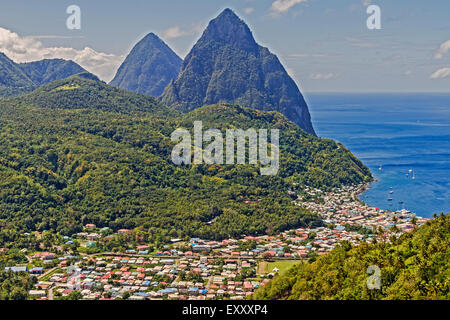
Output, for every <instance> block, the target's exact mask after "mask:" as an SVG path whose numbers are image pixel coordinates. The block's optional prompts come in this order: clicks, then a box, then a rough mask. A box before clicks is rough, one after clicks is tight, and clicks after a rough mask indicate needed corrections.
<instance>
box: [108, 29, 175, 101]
mask: <svg viewBox="0 0 450 320" xmlns="http://www.w3.org/2000/svg"><path fill="white" fill-rule="evenodd" d="M181 62H182V60H181V58H180V57H178V56H177V54H176V53H175V52H174V51H173V50H172V49H170V48H169V47H168V46H167V44H165V43H164V41H162V40H161V39H160V38H159V37H158V36H157V35H155V34H154V33H149V34H148V35H147V36H145V37H144V38H143V39H142V40H141V41H139V42H138V43H137V44H136V45H135V46H134V48H133V49H132V50H131V52H130V53H129V55H128V56H127V58H126V59H125V61H124V62H123V63H122V65H121V66H120V68H119V69H118V71H117V74H116V76H115V77H114V79H113V80H112V81H111V83H110V84H111V85H113V86H116V87H119V88H122V89H126V90H129V91H133V92H137V93H143V94H148V95H152V96H155V97H157V96H160V95H161V94H162V92H163V91H164V88H165V87H166V86H167V85H168V84H169V83H170V81H172V80H174V79H176V77H177V75H178V72H179V71H180V66H181Z"/></svg>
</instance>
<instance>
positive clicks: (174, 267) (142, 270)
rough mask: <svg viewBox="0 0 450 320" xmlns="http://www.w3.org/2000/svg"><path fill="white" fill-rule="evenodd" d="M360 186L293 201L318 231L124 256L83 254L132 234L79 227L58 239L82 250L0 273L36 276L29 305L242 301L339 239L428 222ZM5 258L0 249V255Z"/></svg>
mask: <svg viewBox="0 0 450 320" xmlns="http://www.w3.org/2000/svg"><path fill="white" fill-rule="evenodd" d="M365 187H366V186H365V185H359V186H355V187H344V188H342V189H337V190H334V192H323V191H321V190H318V189H312V188H307V189H305V190H304V194H302V195H299V196H298V199H297V200H295V201H294V203H295V204H296V205H298V206H300V207H303V208H306V209H308V210H310V211H312V212H314V213H316V214H318V215H320V217H321V218H322V220H323V226H321V227H317V228H298V229H294V230H288V231H285V232H283V233H281V234H278V235H276V236H268V235H264V236H243V237H242V238H240V239H226V240H222V241H210V240H204V239H198V238H190V239H171V241H170V243H169V244H165V245H164V246H163V247H162V248H153V247H151V246H150V245H148V244H145V243H139V244H137V245H135V246H134V247H133V246H132V245H131V244H130V245H129V246H128V248H127V249H126V250H124V251H123V252H117V251H114V252H113V251H112V252H95V250H91V251H94V252H90V250H88V249H95V248H96V246H97V244H98V243H100V242H102V241H108V240H109V239H114V237H126V236H127V234H130V233H132V232H133V230H127V229H120V230H118V231H117V232H115V233H112V232H111V230H109V228H97V227H96V226H95V225H94V224H86V225H85V226H84V230H83V232H80V233H78V234H76V235H74V236H73V237H71V238H69V237H64V241H65V244H66V245H68V246H70V245H72V244H74V242H77V243H79V244H80V247H82V248H84V249H86V250H81V251H79V252H73V250H72V251H69V250H66V251H65V250H63V249H62V248H61V247H59V248H58V247H54V248H52V249H50V250H47V251H38V252H26V257H27V260H28V263H27V264H25V265H15V266H10V267H6V268H5V271H8V272H28V273H29V274H31V275H33V276H35V277H36V283H35V285H34V288H33V289H32V290H30V291H29V294H30V296H31V297H32V298H33V299H36V300H55V299H64V298H67V297H75V298H77V299H85V300H111V299H130V300H160V299H170V300H216V299H230V300H241V299H244V298H245V297H246V296H249V295H251V294H252V293H253V292H254V291H255V290H257V289H258V288H259V287H261V286H264V285H265V284H266V283H267V282H268V281H270V279H271V278H272V277H274V276H276V275H277V274H279V273H283V272H286V270H288V269H289V267H291V266H293V265H295V264H296V263H299V262H300V261H302V260H310V259H315V258H316V257H317V256H320V255H324V254H326V253H328V252H329V251H330V250H332V249H333V248H334V247H335V246H336V245H338V244H339V243H340V242H342V241H348V242H349V243H351V244H352V245H355V246H356V245H358V244H360V243H361V242H363V241H365V242H369V243H370V242H373V241H375V239H377V240H379V239H384V240H386V239H387V240H388V239H389V238H390V237H391V236H392V235H395V236H399V235H400V234H402V233H404V232H410V231H412V230H413V229H414V228H415V227H417V226H420V225H421V224H423V223H425V222H426V221H427V220H429V219H425V218H420V217H416V216H415V215H414V214H413V213H411V212H409V211H407V210H405V209H402V210H400V211H394V212H390V211H384V210H380V209H378V208H372V207H369V206H367V205H366V204H364V203H362V202H360V201H359V200H358V195H359V194H361V192H363V191H364V188H365ZM6 252H7V249H4V248H3V249H0V254H3V253H6Z"/></svg>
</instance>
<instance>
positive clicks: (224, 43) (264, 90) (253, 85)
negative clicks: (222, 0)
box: [161, 9, 315, 134]
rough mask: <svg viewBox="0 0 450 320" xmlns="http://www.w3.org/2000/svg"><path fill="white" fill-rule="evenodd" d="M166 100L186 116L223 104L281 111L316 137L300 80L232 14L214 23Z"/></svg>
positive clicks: (186, 60)
mask: <svg viewBox="0 0 450 320" xmlns="http://www.w3.org/2000/svg"><path fill="white" fill-rule="evenodd" d="M161 100H162V102H163V103H165V104H167V105H168V106H170V107H173V108H176V109H178V110H181V111H183V112H188V111H191V110H193V109H195V108H198V107H201V106H203V105H209V104H215V103H220V102H229V103H235V104H239V105H241V106H244V107H251V108H255V109H260V110H265V111H279V112H281V113H282V114H284V115H285V116H286V117H287V118H288V119H289V120H291V121H293V122H294V123H296V124H297V125H299V126H300V127H301V128H302V129H304V130H305V131H306V132H308V133H311V134H315V133H314V129H313V127H312V124H311V117H310V114H309V110H308V106H307V105H306V102H305V100H304V98H303V96H302V94H301V93H300V90H299V89H298V87H297V85H296V84H295V82H294V80H293V79H292V78H291V77H290V76H289V75H288V73H287V72H286V70H285V69H284V67H283V66H282V65H281V63H280V61H279V60H278V58H277V57H276V56H275V55H274V54H272V53H271V52H270V51H269V50H268V49H267V48H264V47H261V46H259V45H258V44H257V43H256V41H255V39H254V37H253V35H252V33H251V31H250V29H249V28H248V26H247V25H246V24H245V22H244V21H242V20H241V19H240V18H239V17H238V16H237V15H236V14H235V13H234V12H233V11H232V10H230V9H226V10H224V11H223V12H222V13H221V14H220V15H219V16H218V17H217V18H215V19H214V20H212V21H211V22H210V23H209V25H208V27H207V28H206V30H205V31H204V32H203V35H202V36H201V38H200V39H199V40H198V41H197V43H196V44H195V45H194V47H193V48H192V50H191V51H190V52H189V54H188V55H187V56H186V58H185V60H184V61H183V64H182V67H181V71H180V74H179V75H178V78H177V79H176V80H174V81H173V82H172V83H170V85H169V86H168V87H167V88H166V89H165V91H164V93H163V95H162V96H161Z"/></svg>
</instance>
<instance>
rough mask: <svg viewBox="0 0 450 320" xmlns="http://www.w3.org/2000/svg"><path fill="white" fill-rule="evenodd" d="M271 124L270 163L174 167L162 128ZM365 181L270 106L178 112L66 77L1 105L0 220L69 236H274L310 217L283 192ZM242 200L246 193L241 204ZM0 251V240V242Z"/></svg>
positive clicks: (324, 143)
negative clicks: (90, 228) (274, 140)
mask: <svg viewBox="0 0 450 320" xmlns="http://www.w3.org/2000/svg"><path fill="white" fill-rule="evenodd" d="M194 120H202V121H203V123H204V127H205V129H206V128H208V127H211V128H219V129H226V128H233V127H237V128H242V129H245V128H248V127H254V128H279V129H280V144H281V146H280V149H281V151H280V154H281V166H280V171H279V174H278V175H276V176H261V175H260V172H259V168H258V167H257V166H254V165H248V164H247V165H195V166H175V165H173V164H172V162H171V158H170V154H171V151H172V148H173V146H174V145H175V143H173V142H171V141H170V135H171V133H172V132H173V131H174V130H175V129H176V128H178V127H180V126H182V127H185V128H187V129H189V130H191V129H192V127H193V121H194ZM370 180H371V175H370V172H369V170H368V169H367V168H366V167H365V166H364V165H363V164H362V163H361V162H360V161H359V160H358V159H357V158H356V157H354V156H353V155H352V154H351V153H350V152H349V151H348V150H347V149H346V148H345V147H344V146H343V145H341V144H338V143H335V142H333V141H331V140H327V139H320V138H317V137H314V136H312V135H309V134H306V133H305V132H304V131H303V130H301V129H300V128H298V127H297V126H296V125H295V124H293V123H291V122H289V121H288V120H287V119H286V118H285V117H284V116H283V115H281V114H279V113H277V112H262V111H258V110H254V109H248V108H240V107H238V106H231V105H214V106H206V107H203V108H200V109H197V110H195V111H193V112H192V113H189V114H185V115H180V114H179V113H178V112H177V111H174V110H171V109H169V108H167V107H165V106H163V105H161V104H160V103H159V102H158V101H157V100H156V99H154V98H152V97H149V96H145V95H139V94H135V93H131V92H128V91H125V90H121V89H117V88H113V87H111V86H108V85H106V84H105V83H103V82H100V81H95V80H91V79H89V77H86V76H73V77H70V78H68V79H65V80H59V81H55V82H52V83H49V84H47V85H45V86H42V87H40V88H38V89H37V90H35V91H34V92H32V93H30V94H26V95H23V96H21V97H17V98H10V99H1V100H0V226H1V227H2V228H10V229H16V230H19V231H22V232H24V231H34V230H38V231H43V230H55V231H57V232H59V233H61V234H63V235H71V234H73V233H75V232H79V231H80V230H81V229H82V226H83V225H84V224H86V223H95V224H96V225H97V226H99V227H105V226H108V227H110V228H112V229H113V230H117V229H120V228H128V229H133V228H136V227H142V228H145V229H150V228H151V229H152V230H154V232H157V233H161V234H162V235H165V236H171V237H182V236H186V235H189V236H199V237H205V238H211V239H222V238H224V237H229V236H240V235H243V234H254V235H257V234H263V233H268V234H273V233H276V232H280V231H282V230H285V229H288V228H294V227H300V226H308V225H320V224H321V221H320V219H319V218H318V217H317V216H316V215H314V214H312V213H310V212H307V211H306V210H303V209H301V208H299V207H297V206H294V205H293V204H292V203H291V201H292V196H289V194H288V190H289V189H293V188H294V189H295V188H301V186H303V185H310V186H315V187H320V188H323V189H329V188H333V187H338V186H340V185H342V184H355V183H362V182H367V181H370ZM246 200H253V202H252V203H251V204H248V203H247V204H246V203H245V201H246ZM0 246H1V243H0Z"/></svg>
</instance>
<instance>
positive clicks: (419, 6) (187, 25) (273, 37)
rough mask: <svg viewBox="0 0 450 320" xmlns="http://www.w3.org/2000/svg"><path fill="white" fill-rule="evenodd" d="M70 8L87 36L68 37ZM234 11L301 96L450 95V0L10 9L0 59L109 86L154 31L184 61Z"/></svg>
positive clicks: (17, 4)
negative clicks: (66, 70)
mask: <svg viewBox="0 0 450 320" xmlns="http://www.w3.org/2000/svg"><path fill="white" fill-rule="evenodd" d="M72 4H75V5H78V6H79V7H80V8H81V14H82V20H81V30H68V29H67V28H66V19H67V17H68V14H66V8H67V7H68V6H69V5H72ZM370 4H375V5H378V6H379V7H380V8H381V23H382V29H381V30H369V29H368V28H367V27H366V20H367V18H368V14H367V13H366V7H367V5H370ZM227 7H229V8H231V9H233V10H234V11H235V12H236V13H237V14H238V15H239V16H240V17H241V18H242V19H244V20H245V21H246V22H247V23H248V25H249V26H250V28H251V29H252V31H253V33H254V35H255V38H256V40H257V41H258V42H259V43H260V44H261V45H264V46H267V47H269V49H270V50H271V51H272V52H274V53H276V54H277V55H278V56H279V58H280V60H281V61H282V63H283V64H284V66H285V68H286V69H287V70H288V71H289V73H290V74H291V75H292V76H293V78H294V79H295V80H296V81H297V83H298V84H299V86H300V88H301V89H302V91H304V92H417V91H420V92H450V19H449V18H450V1H446V0H439V1H438V0H432V1H425V0H395V1H393V0H372V1H370V0H339V1H336V0H240V1H218V0H217V1H216V0H189V1H186V0H165V1H163V0H127V1H117V0H109V1H100V0H96V1H92V0H90V1H88V0H70V1H62V0H40V1H29V0H28V1H24V0H14V1H12V0H11V1H10V0H7V1H2V2H1V3H0V51H3V52H5V53H6V54H7V55H8V56H10V57H11V58H12V59H14V60H16V61H19V62H22V61H29V60H37V59H41V58H51V57H62V58H71V59H73V60H75V61H77V62H78V63H80V64H81V65H83V66H84V67H85V68H87V69H88V70H89V71H92V72H94V73H96V74H98V75H100V76H101V77H102V78H103V79H104V80H109V79H110V78H111V77H112V76H113V74H114V72H115V70H116V68H117V66H118V65H119V64H120V62H121V61H122V60H123V59H124V57H125V56H126V54H127V53H128V52H129V50H130V49H131V47H132V46H133V45H134V44H135V43H136V42H137V41H138V40H139V39H140V38H141V37H143V36H144V35H145V34H147V33H148V32H155V33H156V34H158V35H159V36H160V37H161V38H163V39H164V40H165V41H166V42H167V43H168V44H169V45H170V46H171V47H172V48H173V49H174V50H175V51H176V52H177V53H178V54H179V55H180V56H181V57H184V55H185V54H186V53H187V52H188V51H189V50H190V48H191V47H192V45H193V44H194V43H195V41H196V40H197V39H198V38H199V37H200V35H201V33H202V30H203V29H204V28H205V27H206V25H207V23H208V21H209V20H210V19H212V18H214V17H215V16H216V15H218V14H219V13H220V12H221V11H222V10H223V9H224V8H227Z"/></svg>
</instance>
